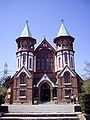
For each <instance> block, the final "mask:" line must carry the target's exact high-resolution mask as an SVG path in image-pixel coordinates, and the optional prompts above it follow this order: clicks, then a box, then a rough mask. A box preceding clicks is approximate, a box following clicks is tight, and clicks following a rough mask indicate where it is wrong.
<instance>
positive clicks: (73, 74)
mask: <svg viewBox="0 0 90 120" xmlns="http://www.w3.org/2000/svg"><path fill="white" fill-rule="evenodd" d="M66 71H69V72H70V73H71V74H72V76H77V74H76V72H75V71H73V70H72V69H70V68H69V67H68V66H67V65H66V66H65V67H64V68H63V70H61V71H60V73H59V74H58V76H63V74H64V73H65V72H66Z"/></svg>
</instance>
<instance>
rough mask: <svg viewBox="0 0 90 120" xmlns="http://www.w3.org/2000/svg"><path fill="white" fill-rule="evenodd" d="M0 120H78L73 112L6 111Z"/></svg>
mask: <svg viewBox="0 0 90 120" xmlns="http://www.w3.org/2000/svg"><path fill="white" fill-rule="evenodd" d="M0 120H79V118H78V116H77V114H75V113H28V114H27V113H6V114H2V115H1V117H0Z"/></svg>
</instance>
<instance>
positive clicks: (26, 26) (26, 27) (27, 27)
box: [20, 21, 32, 37]
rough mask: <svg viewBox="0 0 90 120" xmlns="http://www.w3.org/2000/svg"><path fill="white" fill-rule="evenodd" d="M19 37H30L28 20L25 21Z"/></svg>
mask: <svg viewBox="0 0 90 120" xmlns="http://www.w3.org/2000/svg"><path fill="white" fill-rule="evenodd" d="M20 37H32V35H31V32H30V30H29V26H28V21H26V25H25V27H24V29H23V31H22V33H21V35H20Z"/></svg>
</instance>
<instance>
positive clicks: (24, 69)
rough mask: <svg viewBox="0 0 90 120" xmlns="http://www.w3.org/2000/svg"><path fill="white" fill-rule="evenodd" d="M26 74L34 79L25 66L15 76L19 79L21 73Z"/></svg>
mask: <svg viewBox="0 0 90 120" xmlns="http://www.w3.org/2000/svg"><path fill="white" fill-rule="evenodd" d="M23 72H24V73H25V74H26V75H27V76H28V77H32V75H31V73H30V72H29V71H28V70H27V69H26V68H25V67H24V66H23V67H22V68H21V69H20V70H19V71H18V72H17V73H16V74H15V76H17V77H19V76H20V74H21V73H23Z"/></svg>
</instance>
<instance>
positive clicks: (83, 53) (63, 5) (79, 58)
mask: <svg viewBox="0 0 90 120" xmlns="http://www.w3.org/2000/svg"><path fill="white" fill-rule="evenodd" d="M62 18H63V19H64V24H65V26H66V28H67V30H68V32H69V34H70V35H72V36H73V37H74V38H75V41H74V50H75V66H76V71H77V72H78V73H79V74H80V75H83V74H84V70H83V69H84V67H85V65H84V62H85V61H86V60H87V61H89V62H90V0H0V71H2V70H3V69H4V63H5V62H7V63H8V69H9V70H11V71H13V72H15V70H16V42H15V39H16V38H18V37H19V35H20V34H21V32H22V30H23V28H24V26H25V21H26V20H28V21H29V23H28V24H29V28H30V31H31V33H32V36H33V37H34V38H36V39H37V44H40V42H41V41H42V40H43V37H44V36H45V37H46V39H47V40H48V41H49V43H51V44H52V46H53V47H55V45H54V43H53V39H54V38H55V37H56V36H57V34H58V31H59V28H60V25H61V19H62Z"/></svg>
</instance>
